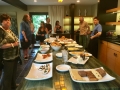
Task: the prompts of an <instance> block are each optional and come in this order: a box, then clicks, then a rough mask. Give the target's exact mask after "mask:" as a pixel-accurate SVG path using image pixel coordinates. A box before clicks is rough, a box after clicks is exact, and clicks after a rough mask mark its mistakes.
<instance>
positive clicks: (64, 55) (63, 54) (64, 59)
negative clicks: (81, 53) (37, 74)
mask: <svg viewBox="0 0 120 90" xmlns="http://www.w3.org/2000/svg"><path fill="white" fill-rule="evenodd" d="M62 58H63V62H64V64H66V63H67V61H68V51H67V50H62Z"/></svg>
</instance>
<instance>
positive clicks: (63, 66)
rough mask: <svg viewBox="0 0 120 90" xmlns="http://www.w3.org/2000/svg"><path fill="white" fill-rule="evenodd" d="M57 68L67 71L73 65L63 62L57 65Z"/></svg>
mask: <svg viewBox="0 0 120 90" xmlns="http://www.w3.org/2000/svg"><path fill="white" fill-rule="evenodd" d="M56 69H57V70H58V71H60V72H66V71H69V69H71V67H70V66H69V65H66V64H61V65H58V66H56Z"/></svg>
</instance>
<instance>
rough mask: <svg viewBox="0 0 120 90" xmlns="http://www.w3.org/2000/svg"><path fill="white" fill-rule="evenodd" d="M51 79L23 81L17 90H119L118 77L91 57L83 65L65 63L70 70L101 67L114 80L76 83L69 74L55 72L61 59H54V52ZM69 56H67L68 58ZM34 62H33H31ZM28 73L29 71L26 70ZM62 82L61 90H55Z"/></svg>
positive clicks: (119, 77) (54, 52) (119, 81)
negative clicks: (61, 81)
mask: <svg viewBox="0 0 120 90" xmlns="http://www.w3.org/2000/svg"><path fill="white" fill-rule="evenodd" d="M52 53H53V77H52V78H50V79H46V80H42V81H40V80H38V81H32V80H25V79H23V80H22V81H21V83H20V85H19V87H18V88H17V90H120V76H118V75H116V74H115V73H114V72H113V71H111V70H110V69H109V68H108V67H106V66H105V65H103V64H102V63H101V62H100V61H99V60H98V59H96V58H94V57H93V56H92V57H90V59H89V60H88V61H87V63H86V64H85V65H78V64H72V63H67V64H68V65H70V66H71V68H72V69H93V68H99V67H103V68H104V69H105V71H106V72H107V73H108V74H109V75H111V76H113V77H115V78H116V79H115V80H113V81H109V82H101V83H77V82H74V81H73V80H72V79H71V76H70V73H69V72H64V73H62V72H58V71H57V70H56V66H57V65H60V64H62V63H63V62H62V58H57V57H56V53H57V52H56V51H53V52H52ZM70 57H71V55H70V56H69V58H70ZM33 62H34V61H33ZM28 72H29V70H28ZM61 78H62V80H63V81H64V82H63V83H64V85H65V86H64V88H63V89H55V88H56V86H55V85H56V84H57V83H58V82H60V79H61Z"/></svg>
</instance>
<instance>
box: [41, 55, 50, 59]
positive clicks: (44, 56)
mask: <svg viewBox="0 0 120 90" xmlns="http://www.w3.org/2000/svg"><path fill="white" fill-rule="evenodd" d="M42 56H43V59H45V58H47V57H50V56H51V55H50V54H43V55H42Z"/></svg>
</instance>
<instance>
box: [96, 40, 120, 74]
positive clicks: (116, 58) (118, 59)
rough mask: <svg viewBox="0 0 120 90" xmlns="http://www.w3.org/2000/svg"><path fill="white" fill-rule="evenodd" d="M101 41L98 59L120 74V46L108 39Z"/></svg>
mask: <svg viewBox="0 0 120 90" xmlns="http://www.w3.org/2000/svg"><path fill="white" fill-rule="evenodd" d="M101 42H102V43H101ZM101 42H99V52H98V59H99V60H100V61H101V62H102V63H103V64H105V65H106V66H107V67H108V68H110V69H111V70H112V71H114V72H115V73H116V74H118V75H120V46H119V45H116V44H113V43H109V42H106V41H101ZM106 43H107V44H106Z"/></svg>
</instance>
